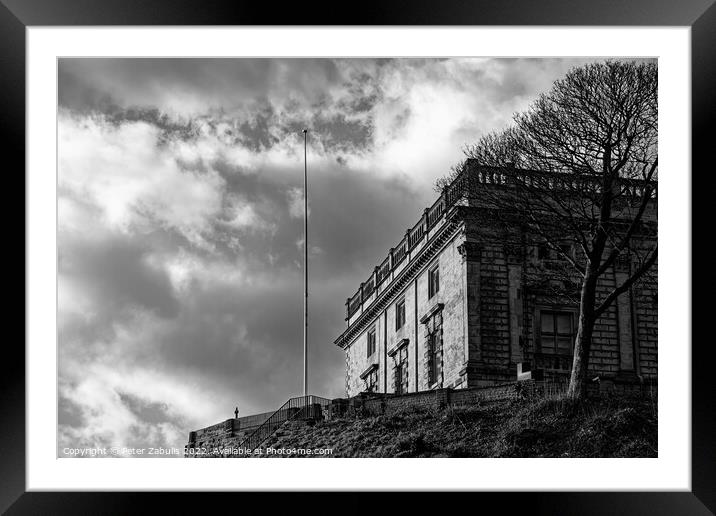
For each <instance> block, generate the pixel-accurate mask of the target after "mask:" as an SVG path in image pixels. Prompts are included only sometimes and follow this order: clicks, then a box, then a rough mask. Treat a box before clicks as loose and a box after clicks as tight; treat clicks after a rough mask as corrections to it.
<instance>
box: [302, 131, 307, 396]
mask: <svg viewBox="0 0 716 516" xmlns="http://www.w3.org/2000/svg"><path fill="white" fill-rule="evenodd" d="M307 147H308V129H304V130H303V218H304V235H303V249H304V253H305V254H304V266H303V269H304V283H303V293H304V299H303V395H304V396H308V162H307V159H306V158H307Z"/></svg>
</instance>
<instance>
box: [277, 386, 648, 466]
mask: <svg viewBox="0 0 716 516" xmlns="http://www.w3.org/2000/svg"><path fill="white" fill-rule="evenodd" d="M264 446H270V447H273V448H333V454H332V456H333V457H656V456H657V418H656V400H655V399H617V398H614V399H590V400H586V401H584V402H581V403H574V402H572V401H570V400H567V399H540V400H534V399H532V400H504V401H493V402H485V403H483V404H480V405H476V406H470V407H465V408H447V409H445V410H441V411H436V412H427V411H426V412H411V413H402V414H395V415H391V416H377V417H366V418H354V419H350V418H346V419H337V420H333V421H322V422H318V423H313V424H299V423H294V424H292V425H291V426H287V427H284V428H282V429H280V430H279V432H278V433H277V434H276V435H275V436H274V437H273V438H271V439H270V440H269V441H268V442H266V443H265V444H264Z"/></svg>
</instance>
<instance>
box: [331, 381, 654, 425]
mask: <svg viewBox="0 0 716 516" xmlns="http://www.w3.org/2000/svg"><path fill="white" fill-rule="evenodd" d="M567 386H568V384H567V383H566V382H552V381H534V380H528V381H523V382H508V383H504V384H500V385H493V386H490V387H469V388H462V389H452V388H441V389H433V390H430V391H421V392H413V393H409V394H403V395H396V394H390V393H388V394H381V393H378V394H362V395H359V396H355V397H353V398H349V399H337V400H333V401H332V404H331V407H332V408H331V409H329V410H326V411H324V417H325V418H326V419H332V418H339V417H365V416H379V415H392V414H398V413H401V412H412V411H416V410H442V409H444V408H446V407H458V406H469V405H474V404H477V403H481V402H485V401H496V400H505V399H517V398H524V397H534V396H537V397H551V396H562V395H564V393H566V391H567ZM588 393H589V394H590V395H591V396H651V397H654V398H656V396H657V393H658V387H657V384H656V382H651V381H646V382H639V381H619V380H607V381H603V382H593V383H591V384H590V385H589V388H588Z"/></svg>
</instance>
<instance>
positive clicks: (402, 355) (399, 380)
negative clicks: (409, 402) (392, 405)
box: [395, 346, 408, 394]
mask: <svg viewBox="0 0 716 516" xmlns="http://www.w3.org/2000/svg"><path fill="white" fill-rule="evenodd" d="M406 392H408V346H403V347H402V348H400V350H399V351H398V353H397V355H396V356H395V393H396V394H405V393H406Z"/></svg>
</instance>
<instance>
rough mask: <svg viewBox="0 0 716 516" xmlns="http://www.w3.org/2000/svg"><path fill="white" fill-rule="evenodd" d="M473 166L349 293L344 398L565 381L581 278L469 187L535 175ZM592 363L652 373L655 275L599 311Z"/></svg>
mask: <svg viewBox="0 0 716 516" xmlns="http://www.w3.org/2000/svg"><path fill="white" fill-rule="evenodd" d="M468 165H469V166H466V168H465V169H464V170H463V171H462V173H461V174H460V175H459V176H458V177H457V178H456V179H455V180H454V181H453V182H452V184H451V185H450V186H449V187H447V188H446V189H445V190H444V191H443V192H442V194H441V195H440V197H439V198H438V199H437V200H436V201H435V203H434V204H433V205H432V206H431V207H429V208H426V209H425V210H424V212H423V215H422V217H421V218H420V220H419V221H418V222H417V223H416V224H415V225H414V226H413V227H412V228H410V229H408V230H407V231H406V233H405V235H404V236H403V238H402V240H401V241H400V242H399V243H398V244H397V245H396V247H394V248H392V249H391V250H390V251H389V253H388V256H387V257H386V258H385V260H384V261H383V262H382V263H380V264H379V265H377V266H376V267H375V268H374V270H373V273H372V274H371V275H370V277H369V278H368V279H367V280H366V281H365V282H363V283H362V284H361V285H360V287H359V289H358V291H357V292H356V293H355V294H354V295H353V296H352V297H350V298H348V299H347V301H346V324H347V327H346V329H345V330H344V332H343V333H342V334H341V335H340V336H339V337H338V338H337V339H336V340H335V344H336V345H338V346H339V347H341V348H342V349H343V350H344V352H345V360H346V370H345V372H346V377H345V388H346V395H347V396H354V395H357V394H359V393H361V392H366V391H370V392H382V393H408V392H417V391H425V390H430V389H436V388H445V387H450V388H456V389H459V388H466V387H478V386H486V385H494V384H498V383H502V382H507V381H512V380H515V379H517V377H518V374H521V375H524V374H534V375H539V376H544V377H546V378H562V379H564V378H566V377H568V375H569V373H570V369H571V364H572V349H573V344H574V339H575V335H576V330H577V318H578V309H579V305H578V303H577V302H576V301H575V299H579V287H580V278H579V277H578V276H577V275H576V271H574V270H573V269H570V267H569V264H568V263H565V261H564V260H563V259H561V258H560V256H559V254H558V253H554V252H553V251H552V250H551V249H549V248H546V247H545V246H543V245H539V244H536V243H534V242H535V240H534V239H531V238H524V235H522V238H520V234H519V233H520V231H522V229H520V227H519V224H518V223H517V222H515V223H514V224H513V226H514V227H513V228H511V229H509V228H508V233H510V234H511V235H512V237H511V238H506V237H505V234H506V233H505V231H504V230H500V231H497V230H495V228H494V227H491V225H490V224H486V222H485V221H487V220H490V218H494V213H490V212H491V209H490V208H487V207H485V206H484V205H482V204H481V202H480V199H479V198H476V197H475V196H474V195H473V192H474V190H473V189H472V188H471V186H470V185H472V184H474V182H478V183H480V184H482V185H483V187H489V184H496V185H498V184H500V183H501V182H504V178H503V177H504V176H503V175H504V174H506V173H511V174H519V173H522V174H529V173H532V172H528V171H520V170H515V169H511V170H510V169H491V168H488V167H477V166H475V165H474V164H470V163H469V164H468ZM633 195H639V192H638V186H636V187H635V189H634V191H633ZM656 212H657V206H656V200H653V201H650V202H649V205H648V207H647V210H646V212H645V214H644V217H643V220H644V223H643V224H644V226H645V227H649V228H650V229H651V231H645V232H644V235H647V236H645V237H643V238H642V239H641V243H642V245H644V246H647V245H649V243H650V239H653V238H656V237H655V235H656V223H657V221H656ZM648 235H653V236H648ZM565 245H566V246H569V245H571V244H569V243H568V242H567V243H565ZM564 251H565V252H567V253H577V252H578V250H577V249H565V250H564ZM634 260H635V258H633V257H627V258H621V259H619V260H617V261H616V262H615V264H614V266H613V267H611V268H610V269H609V270H608V271H607V273H605V274H604V275H603V276H602V277H601V278H600V282H599V284H598V286H597V288H598V291H599V292H601V293H602V294H603V295H606V294H607V293H608V292H610V291H611V290H612V289H613V288H614V287H615V285H619V284H621V283H623V281H624V280H625V279H626V277H628V275H629V273H630V271H631V270H632V269H633V267H634V266H635V264H634ZM655 270H656V267H654V271H655ZM589 369H590V373H593V375H594V377H595V378H599V379H600V381H615V382H643V381H654V380H656V377H657V281H656V275H655V273H654V274H652V275H649V276H646V277H645V278H643V280H642V281H640V282H639V283H638V284H636V285H635V286H634V287H633V288H631V289H630V290H629V291H628V292H626V293H624V294H622V295H621V296H619V297H618V298H617V300H616V302H615V303H613V304H612V306H611V307H610V308H609V309H608V310H607V311H606V312H604V314H603V315H602V316H601V317H600V319H598V321H597V324H596V326H595V331H594V336H593V339H592V348H591V351H590V360H589ZM528 371H529V372H530V373H527V372H528Z"/></svg>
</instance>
